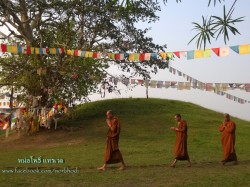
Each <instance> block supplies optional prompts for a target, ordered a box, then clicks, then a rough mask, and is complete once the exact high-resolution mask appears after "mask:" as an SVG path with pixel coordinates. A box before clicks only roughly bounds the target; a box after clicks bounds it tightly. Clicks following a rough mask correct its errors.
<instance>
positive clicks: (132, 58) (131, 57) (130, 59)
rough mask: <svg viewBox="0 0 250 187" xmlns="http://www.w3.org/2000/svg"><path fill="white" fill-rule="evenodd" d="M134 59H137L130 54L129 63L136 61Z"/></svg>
mask: <svg viewBox="0 0 250 187" xmlns="http://www.w3.org/2000/svg"><path fill="white" fill-rule="evenodd" d="M134 59H135V55H134V53H130V54H129V61H134Z"/></svg>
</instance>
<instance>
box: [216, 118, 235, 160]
mask: <svg viewBox="0 0 250 187" xmlns="http://www.w3.org/2000/svg"><path fill="white" fill-rule="evenodd" d="M225 126H226V127H224V125H223V124H222V125H221V126H220V128H219V131H220V132H222V135H221V143H222V147H223V160H222V161H223V162H230V161H237V156H236V153H235V149H234V145H235V129H236V125H235V123H234V122H233V121H229V122H226V124H225Z"/></svg>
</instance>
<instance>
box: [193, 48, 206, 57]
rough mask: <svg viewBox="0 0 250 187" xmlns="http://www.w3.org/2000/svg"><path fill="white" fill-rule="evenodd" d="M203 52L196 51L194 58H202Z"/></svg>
mask: <svg viewBox="0 0 250 187" xmlns="http://www.w3.org/2000/svg"><path fill="white" fill-rule="evenodd" d="M203 52H204V51H203V50H194V58H202V57H203Z"/></svg>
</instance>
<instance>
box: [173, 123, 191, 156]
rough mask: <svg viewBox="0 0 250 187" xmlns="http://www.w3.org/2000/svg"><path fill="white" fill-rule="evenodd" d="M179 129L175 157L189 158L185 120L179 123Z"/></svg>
mask: <svg viewBox="0 0 250 187" xmlns="http://www.w3.org/2000/svg"><path fill="white" fill-rule="evenodd" d="M178 129H179V130H176V141H175V146H174V157H175V159H177V160H188V159H189V156H188V152H187V123H186V121H185V120H181V121H180V122H179V123H178Z"/></svg>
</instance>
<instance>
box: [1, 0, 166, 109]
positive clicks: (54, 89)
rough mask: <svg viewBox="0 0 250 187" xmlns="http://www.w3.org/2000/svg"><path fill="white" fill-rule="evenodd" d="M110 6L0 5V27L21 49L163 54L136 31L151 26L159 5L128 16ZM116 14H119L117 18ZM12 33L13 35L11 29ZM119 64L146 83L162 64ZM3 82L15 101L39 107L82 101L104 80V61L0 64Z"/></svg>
mask: <svg viewBox="0 0 250 187" xmlns="http://www.w3.org/2000/svg"><path fill="white" fill-rule="evenodd" d="M110 3H111V0H103V1H100V0H73V1H72V0H35V1H33V0H12V1H11V0H2V1H0V23H1V25H2V26H6V27H7V28H8V29H9V31H10V33H11V35H12V36H13V37H15V39H16V40H17V39H18V40H19V44H20V45H26V46H32V47H41V48H43V47H49V48H53V47H63V48H65V49H80V50H89V51H92V50H93V51H102V52H103V53H104V54H105V53H106V52H107V51H108V50H109V51H114V52H115V51H116V52H127V51H133V52H155V51H158V50H164V47H165V46H159V45H156V44H154V43H153V42H152V38H149V37H146V36H145V33H146V32H147V31H148V29H145V30H142V29H137V28H136V27H135V23H137V22H139V21H144V22H145V21H147V22H155V21H157V20H158V17H157V16H156V14H155V12H156V11H157V10H159V8H160V7H159V5H158V3H157V2H154V1H152V0H147V1H146V3H147V5H148V6H150V8H147V7H144V6H143V5H141V4H140V2H137V3H135V4H136V6H137V9H136V12H135V13H134V14H131V15H127V12H126V9H125V7H120V6H119V3H112V5H111V4H110ZM117 9H119V12H120V13H119V14H117ZM13 28H15V29H13ZM125 62H126V60H125V61H117V63H118V64H119V66H120V67H121V68H122V69H123V71H124V72H131V71H132V70H134V71H133V72H134V75H140V76H143V77H144V78H145V79H146V78H149V77H150V76H149V74H150V71H149V70H148V67H153V68H152V72H157V70H158V69H159V68H166V63H162V62H161V63H159V62H155V61H152V60H151V61H145V62H142V63H141V64H136V63H125ZM0 66H2V68H3V72H2V73H1V75H0V79H1V82H4V83H5V84H7V85H10V86H14V87H15V90H16V91H17V92H18V93H20V96H19V99H21V100H26V102H27V103H29V102H30V100H32V99H33V98H34V97H38V98H40V105H41V106H46V105H47V106H51V104H52V103H53V102H54V99H58V98H61V99H64V100H71V99H81V98H83V97H86V96H87V95H88V94H89V93H90V92H94V91H96V88H97V87H96V86H97V85H98V84H99V83H100V81H101V79H102V77H104V76H106V75H107V72H106V71H105V69H106V68H107V67H108V63H107V59H105V58H104V59H101V60H100V59H98V60H96V59H93V58H81V57H72V56H67V55H65V54H61V55H51V54H47V55H40V56H38V55H18V56H13V57H11V58H7V59H1V60H0Z"/></svg>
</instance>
